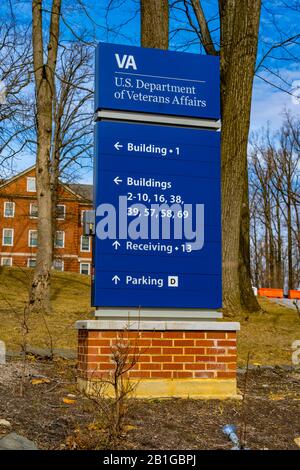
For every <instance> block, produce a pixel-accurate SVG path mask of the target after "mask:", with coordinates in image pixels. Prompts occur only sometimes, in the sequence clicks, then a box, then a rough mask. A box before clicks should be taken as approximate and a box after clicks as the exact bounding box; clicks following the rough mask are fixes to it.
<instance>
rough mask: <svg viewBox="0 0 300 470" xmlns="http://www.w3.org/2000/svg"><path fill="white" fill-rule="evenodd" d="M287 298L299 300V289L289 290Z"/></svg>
mask: <svg viewBox="0 0 300 470" xmlns="http://www.w3.org/2000/svg"><path fill="white" fill-rule="evenodd" d="M289 299H299V300H300V290H290V291H289Z"/></svg>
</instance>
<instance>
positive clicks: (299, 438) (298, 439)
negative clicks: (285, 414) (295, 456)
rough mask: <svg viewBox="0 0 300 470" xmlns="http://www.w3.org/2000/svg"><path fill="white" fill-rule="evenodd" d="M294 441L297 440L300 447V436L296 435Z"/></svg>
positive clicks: (296, 442)
mask: <svg viewBox="0 0 300 470" xmlns="http://www.w3.org/2000/svg"><path fill="white" fill-rule="evenodd" d="M294 442H295V444H297V446H298V447H300V436H299V437H295V439H294Z"/></svg>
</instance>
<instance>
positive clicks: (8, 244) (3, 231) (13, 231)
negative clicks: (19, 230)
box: [2, 228, 15, 246]
mask: <svg viewBox="0 0 300 470" xmlns="http://www.w3.org/2000/svg"><path fill="white" fill-rule="evenodd" d="M5 230H11V232H12V237H11V239H12V242H11V243H4V238H5V237H4V233H5ZM14 235H15V230H14V229H13V228H3V229H2V246H14Z"/></svg>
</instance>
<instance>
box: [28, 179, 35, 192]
mask: <svg viewBox="0 0 300 470" xmlns="http://www.w3.org/2000/svg"><path fill="white" fill-rule="evenodd" d="M32 181H34V188H35V189H29V183H30V182H32ZM27 192H28V193H36V178H35V176H28V177H27Z"/></svg>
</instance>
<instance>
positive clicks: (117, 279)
mask: <svg viewBox="0 0 300 470" xmlns="http://www.w3.org/2000/svg"><path fill="white" fill-rule="evenodd" d="M112 281H113V282H114V283H115V284H118V282H119V281H121V279H120V278H119V276H117V275H116V274H115V275H114V277H113V278H112Z"/></svg>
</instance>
